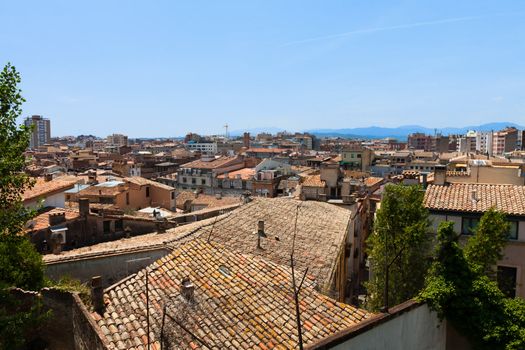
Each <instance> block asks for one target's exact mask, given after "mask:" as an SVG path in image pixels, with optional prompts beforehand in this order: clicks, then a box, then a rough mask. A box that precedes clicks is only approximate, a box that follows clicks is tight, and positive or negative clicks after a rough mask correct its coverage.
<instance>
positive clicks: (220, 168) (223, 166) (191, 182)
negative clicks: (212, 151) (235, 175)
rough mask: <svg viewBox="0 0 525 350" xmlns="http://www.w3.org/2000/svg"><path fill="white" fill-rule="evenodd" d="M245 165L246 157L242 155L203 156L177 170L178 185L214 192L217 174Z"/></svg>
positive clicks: (184, 187)
mask: <svg viewBox="0 0 525 350" xmlns="http://www.w3.org/2000/svg"><path fill="white" fill-rule="evenodd" d="M244 167H245V161H244V158H242V157H240V156H234V157H225V156H222V157H217V158H216V157H202V158H201V159H198V160H195V161H192V162H189V163H186V164H182V165H181V166H180V168H179V169H178V170H177V187H178V188H181V189H197V188H200V189H203V190H204V191H207V192H213V186H214V179H215V178H216V177H217V175H220V174H224V173H227V172H232V171H235V170H239V169H242V168H244Z"/></svg>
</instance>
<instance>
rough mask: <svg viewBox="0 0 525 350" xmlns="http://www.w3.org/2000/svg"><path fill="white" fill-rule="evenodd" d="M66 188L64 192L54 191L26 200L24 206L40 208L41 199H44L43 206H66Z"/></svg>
mask: <svg viewBox="0 0 525 350" xmlns="http://www.w3.org/2000/svg"><path fill="white" fill-rule="evenodd" d="M65 191H66V190H64V191H63V192H59V193H54V194H52V195H49V196H45V197H39V198H35V199H33V200H30V201H26V202H24V207H26V208H32V209H38V207H39V206H40V200H41V199H43V200H44V201H43V203H42V206H43V207H56V208H64V207H65V204H66V194H65Z"/></svg>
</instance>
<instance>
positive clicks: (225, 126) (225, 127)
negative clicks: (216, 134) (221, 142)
mask: <svg viewBox="0 0 525 350" xmlns="http://www.w3.org/2000/svg"><path fill="white" fill-rule="evenodd" d="M224 129H225V130H226V133H225V134H224V136H225V137H226V138H228V124H227V123H226V124H224Z"/></svg>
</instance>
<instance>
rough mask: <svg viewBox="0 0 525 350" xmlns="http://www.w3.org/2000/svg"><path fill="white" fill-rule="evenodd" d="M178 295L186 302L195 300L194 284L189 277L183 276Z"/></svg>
mask: <svg viewBox="0 0 525 350" xmlns="http://www.w3.org/2000/svg"><path fill="white" fill-rule="evenodd" d="M180 295H181V296H182V297H183V298H184V300H186V301H187V302H190V303H193V302H194V301H195V286H194V285H193V283H192V282H191V280H190V278H189V277H184V278H183V279H182V281H181V285H180Z"/></svg>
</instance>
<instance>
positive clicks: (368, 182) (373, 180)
mask: <svg viewBox="0 0 525 350" xmlns="http://www.w3.org/2000/svg"><path fill="white" fill-rule="evenodd" d="M383 180H384V179H383V178H382V177H374V176H370V177H367V178H365V186H367V187H373V186H375V185H377V184H379V183H381V182H383Z"/></svg>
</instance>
